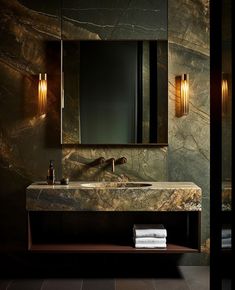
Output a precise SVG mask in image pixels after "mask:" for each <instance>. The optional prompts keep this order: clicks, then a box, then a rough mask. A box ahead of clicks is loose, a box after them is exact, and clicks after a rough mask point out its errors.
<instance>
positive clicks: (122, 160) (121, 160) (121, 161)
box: [115, 157, 127, 164]
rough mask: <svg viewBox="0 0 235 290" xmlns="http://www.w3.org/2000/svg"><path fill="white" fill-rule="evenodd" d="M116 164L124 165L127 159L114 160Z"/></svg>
mask: <svg viewBox="0 0 235 290" xmlns="http://www.w3.org/2000/svg"><path fill="white" fill-rule="evenodd" d="M115 163H116V164H124V163H127V158H126V157H120V158H118V159H117V160H116V162H115Z"/></svg>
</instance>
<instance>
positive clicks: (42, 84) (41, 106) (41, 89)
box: [38, 73, 47, 115]
mask: <svg viewBox="0 0 235 290" xmlns="http://www.w3.org/2000/svg"><path fill="white" fill-rule="evenodd" d="M46 104H47V74H41V73H40V74H39V82H38V111H39V114H40V115H45V113H46Z"/></svg>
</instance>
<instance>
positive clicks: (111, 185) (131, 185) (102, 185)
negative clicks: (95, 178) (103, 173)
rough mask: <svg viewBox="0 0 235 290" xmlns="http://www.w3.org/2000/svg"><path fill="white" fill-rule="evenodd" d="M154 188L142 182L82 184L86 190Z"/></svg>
mask: <svg viewBox="0 0 235 290" xmlns="http://www.w3.org/2000/svg"><path fill="white" fill-rule="evenodd" d="M147 186H152V184H151V183H140V182H138V183H137V182H93V183H81V187H85V188H97V189H101V188H105V189H108V188H138V187H147Z"/></svg>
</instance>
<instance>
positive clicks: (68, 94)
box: [62, 41, 168, 144]
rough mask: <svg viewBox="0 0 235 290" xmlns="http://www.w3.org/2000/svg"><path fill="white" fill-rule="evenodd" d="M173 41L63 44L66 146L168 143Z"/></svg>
mask: <svg viewBox="0 0 235 290" xmlns="http://www.w3.org/2000/svg"><path fill="white" fill-rule="evenodd" d="M167 50H168V47H167V41H63V49H62V51H63V55H62V56H63V66H62V76H63V82H62V84H63V96H62V143H67V144H157V143H167V121H168V120H167V119H168V115H167V111H168V75H167V74H168V71H167Z"/></svg>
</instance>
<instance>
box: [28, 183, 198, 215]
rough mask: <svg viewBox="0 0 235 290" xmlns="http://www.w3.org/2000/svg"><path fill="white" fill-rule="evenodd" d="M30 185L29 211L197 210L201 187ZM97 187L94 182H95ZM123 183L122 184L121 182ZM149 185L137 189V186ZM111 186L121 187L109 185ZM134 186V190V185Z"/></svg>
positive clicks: (169, 184)
mask: <svg viewBox="0 0 235 290" xmlns="http://www.w3.org/2000/svg"><path fill="white" fill-rule="evenodd" d="M88 183H89V184H92V182H70V184H69V185H60V184H58V185H57V184H56V185H47V184H46V183H43V182H37V183H33V184H31V185H30V186H28V187H27V189H26V209H27V210H28V211H200V210H201V188H200V187H198V186H197V185H196V184H194V183H192V182H147V181H144V182H130V183H131V185H132V187H129V188H128V187H116V188H114V187H110V185H109V184H110V182H102V183H101V184H104V186H103V187H102V186H101V187H98V188H91V187H84V186H82V184H88ZM94 183H96V184H97V182H94ZM121 183H122V182H121ZM143 183H144V184H150V186H144V187H140V186H139V185H140V184H143ZM111 184H112V185H113V184H115V185H120V183H119V182H116V183H114V182H112V183H111ZM135 184H136V187H135V186H134V185H135Z"/></svg>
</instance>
